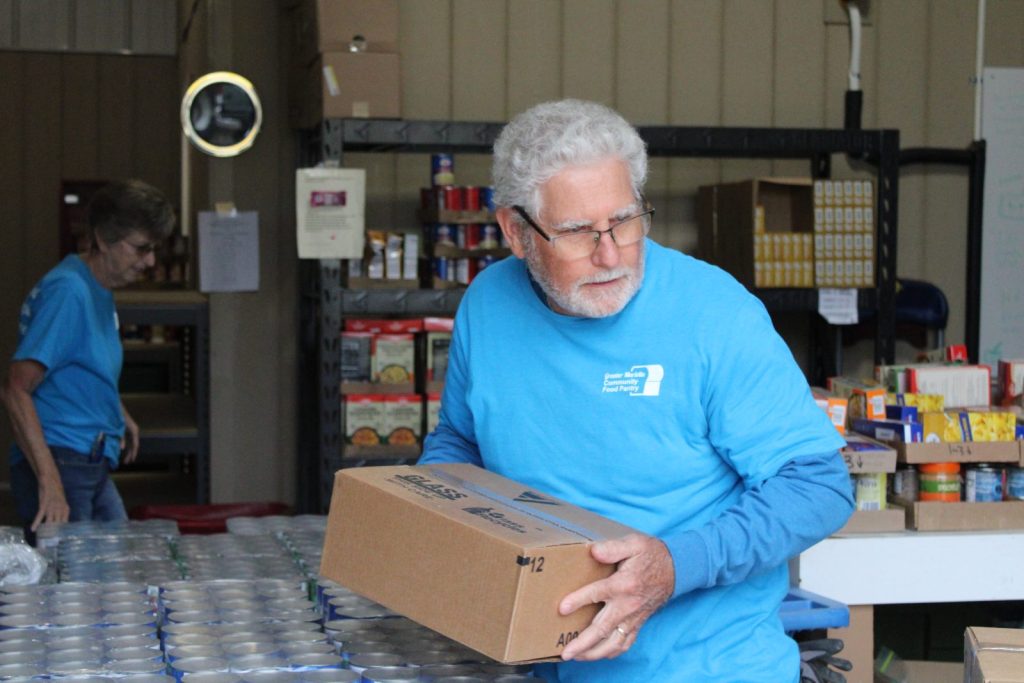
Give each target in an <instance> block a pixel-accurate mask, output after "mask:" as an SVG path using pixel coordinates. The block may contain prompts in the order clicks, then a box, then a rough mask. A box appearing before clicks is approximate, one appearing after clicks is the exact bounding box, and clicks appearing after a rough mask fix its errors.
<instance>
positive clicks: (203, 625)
mask: <svg viewBox="0 0 1024 683" xmlns="http://www.w3.org/2000/svg"><path fill="white" fill-rule="evenodd" d="M307 594H308V593H307V589H306V586H305V583H304V582H303V581H298V580H274V579H264V580H255V581H242V580H214V581H182V582H177V583H173V584H170V585H167V586H165V587H164V588H163V590H162V591H161V595H160V605H161V614H162V615H163V620H164V625H163V628H162V632H161V633H162V637H163V643H164V650H165V652H166V655H167V661H168V667H169V670H170V672H171V673H172V674H173V675H174V676H175V678H177V679H178V680H182V679H184V678H187V677H190V676H192V675H195V674H199V673H204V674H213V673H219V674H225V673H226V674H233V675H240V676H249V675H251V674H255V673H257V672H278V673H280V672H292V673H296V672H297V673H308V672H313V671H321V670H332V669H341V668H342V661H341V658H340V657H338V656H337V654H336V653H335V649H334V647H333V646H332V645H331V644H330V643H329V642H328V641H327V637H326V636H325V634H324V633H323V632H322V630H321V627H320V623H319V615H318V614H317V612H316V610H315V608H314V605H313V603H312V602H311V601H310V600H309V599H308V598H307Z"/></svg>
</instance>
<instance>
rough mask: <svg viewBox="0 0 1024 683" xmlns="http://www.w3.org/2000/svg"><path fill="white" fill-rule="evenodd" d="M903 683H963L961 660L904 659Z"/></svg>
mask: <svg viewBox="0 0 1024 683" xmlns="http://www.w3.org/2000/svg"><path fill="white" fill-rule="evenodd" d="M902 664H903V673H904V678H903V681H904V683H963V680H964V665H963V663H962V662H925V661H921V660H916V659H904V660H903V662H902Z"/></svg>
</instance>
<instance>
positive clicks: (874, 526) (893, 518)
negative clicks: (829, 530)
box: [832, 503, 907, 536]
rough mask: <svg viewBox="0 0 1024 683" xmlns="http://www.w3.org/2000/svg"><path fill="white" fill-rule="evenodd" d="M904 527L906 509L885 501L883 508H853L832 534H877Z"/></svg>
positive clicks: (901, 529)
mask: <svg viewBox="0 0 1024 683" xmlns="http://www.w3.org/2000/svg"><path fill="white" fill-rule="evenodd" d="M906 528H907V511H906V510H905V509H904V508H903V507H901V506H899V505H896V504H894V503H886V508H885V509H884V510H854V511H853V514H852V515H851V516H850V519H849V520H848V521H847V522H846V524H845V525H843V528H841V529H840V530H839V531H837V532H835V533H834V534H832V535H833V536H847V535H849V534H877V533H884V532H886V531H903V530H904V529H906Z"/></svg>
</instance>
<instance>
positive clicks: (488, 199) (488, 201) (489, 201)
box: [480, 185, 494, 213]
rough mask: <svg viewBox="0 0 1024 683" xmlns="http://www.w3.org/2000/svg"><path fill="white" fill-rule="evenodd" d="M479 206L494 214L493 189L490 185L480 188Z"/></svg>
mask: <svg viewBox="0 0 1024 683" xmlns="http://www.w3.org/2000/svg"><path fill="white" fill-rule="evenodd" d="M480 206H481V208H484V209H487V210H488V211H490V212H491V213H494V188H493V187H491V186H490V185H487V186H485V187H481V188H480Z"/></svg>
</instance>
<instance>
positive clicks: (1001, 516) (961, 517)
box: [907, 500, 1024, 531]
mask: <svg viewBox="0 0 1024 683" xmlns="http://www.w3.org/2000/svg"><path fill="white" fill-rule="evenodd" d="M907 528H908V529H916V530H918V531H992V530H997V529H1024V501H1017V500H1004V501H1001V502H998V503H937V502H924V503H922V502H916V503H914V504H913V505H910V506H908V507H907Z"/></svg>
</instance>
